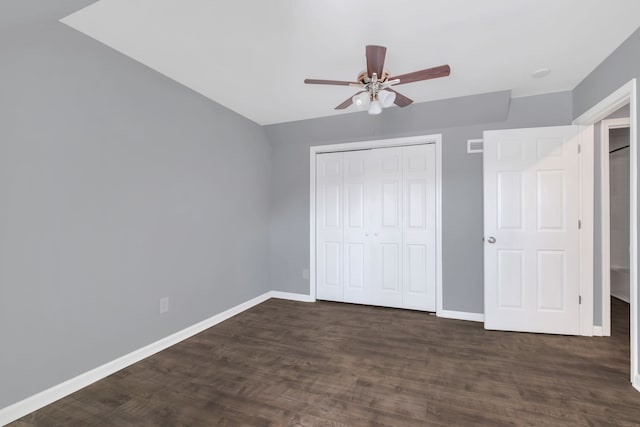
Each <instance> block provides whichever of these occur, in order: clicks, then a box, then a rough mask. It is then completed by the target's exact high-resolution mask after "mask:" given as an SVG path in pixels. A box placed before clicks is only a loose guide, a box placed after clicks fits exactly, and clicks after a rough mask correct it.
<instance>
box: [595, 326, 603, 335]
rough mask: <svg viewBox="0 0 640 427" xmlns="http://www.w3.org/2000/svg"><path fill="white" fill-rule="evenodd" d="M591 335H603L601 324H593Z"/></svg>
mask: <svg viewBox="0 0 640 427" xmlns="http://www.w3.org/2000/svg"><path fill="white" fill-rule="evenodd" d="M593 336H594V337H601V336H604V333H603V332H602V326H595V325H594V326H593Z"/></svg>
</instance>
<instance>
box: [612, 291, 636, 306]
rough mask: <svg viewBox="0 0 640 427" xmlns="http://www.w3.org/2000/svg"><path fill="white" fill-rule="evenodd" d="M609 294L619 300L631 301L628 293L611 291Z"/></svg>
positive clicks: (628, 302)
mask: <svg viewBox="0 0 640 427" xmlns="http://www.w3.org/2000/svg"><path fill="white" fill-rule="evenodd" d="M611 296H612V297H615V298H618V299H619V300H621V301H624V302H626V303H627V304H630V303H631V302H630V301H631V298H629V296H628V295H622V294H619V293H617V292H614V291H611Z"/></svg>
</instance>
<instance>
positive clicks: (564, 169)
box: [484, 126, 580, 334]
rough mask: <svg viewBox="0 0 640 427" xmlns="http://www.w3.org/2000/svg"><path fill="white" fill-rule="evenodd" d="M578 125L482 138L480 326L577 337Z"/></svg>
mask: <svg viewBox="0 0 640 427" xmlns="http://www.w3.org/2000/svg"><path fill="white" fill-rule="evenodd" d="M578 140H579V129H578V127H577V126H561V127H547V128H531V129H514V130H501V131H489V132H485V133H484V232H485V233H484V236H485V251H484V263H485V268H484V270H485V328H487V329H498V330H510V331H527V332H544V333H557V334H579V333H580V305H579V304H580V302H579V298H580V283H579V278H580V270H579V269H580V264H579V256H580V230H579V220H580V169H579V152H578V149H579V148H578Z"/></svg>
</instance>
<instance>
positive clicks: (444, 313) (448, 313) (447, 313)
mask: <svg viewBox="0 0 640 427" xmlns="http://www.w3.org/2000/svg"><path fill="white" fill-rule="evenodd" d="M438 317H444V318H446V319H458V320H470V321H472V322H484V314H482V313H469V312H466V311H453V310H440V312H439V313H438Z"/></svg>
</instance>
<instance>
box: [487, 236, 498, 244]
mask: <svg viewBox="0 0 640 427" xmlns="http://www.w3.org/2000/svg"><path fill="white" fill-rule="evenodd" d="M487 242H489V243H495V242H496V238H495V237H493V236H490V237H487Z"/></svg>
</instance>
